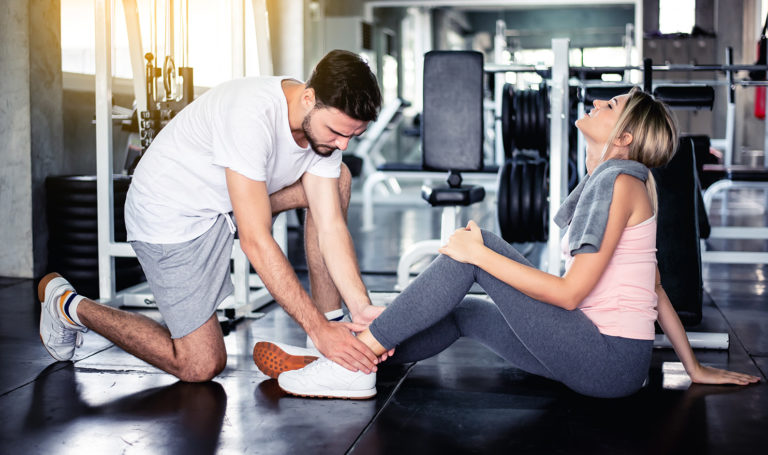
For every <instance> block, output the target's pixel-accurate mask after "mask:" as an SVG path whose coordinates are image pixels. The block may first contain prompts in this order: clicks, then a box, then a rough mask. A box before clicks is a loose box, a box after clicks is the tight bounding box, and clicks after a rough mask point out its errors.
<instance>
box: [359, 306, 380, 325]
mask: <svg viewBox="0 0 768 455" xmlns="http://www.w3.org/2000/svg"><path fill="white" fill-rule="evenodd" d="M385 308H386V307H383V306H374V305H366V306H364V307H363V308H362V309H361V310H360V311H358V312H352V311H351V310H350V316H352V322H354V323H356V324H360V325H364V326H366V327H368V326H369V325H371V322H373V320H374V319H376V318H377V317H379V315H380V314H381V313H382V311H384V309H385Z"/></svg>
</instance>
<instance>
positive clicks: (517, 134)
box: [512, 90, 523, 150]
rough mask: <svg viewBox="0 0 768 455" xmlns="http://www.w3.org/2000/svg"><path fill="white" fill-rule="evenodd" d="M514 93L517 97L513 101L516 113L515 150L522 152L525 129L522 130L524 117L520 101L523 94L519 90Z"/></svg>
mask: <svg viewBox="0 0 768 455" xmlns="http://www.w3.org/2000/svg"><path fill="white" fill-rule="evenodd" d="M514 93H515V96H514V98H513V100H512V106H513V108H514V111H515V122H514V125H515V128H514V129H515V134H514V135H513V137H514V141H515V148H516V149H518V150H520V149H521V146H520V144H521V142H522V140H523V128H522V121H523V115H522V111H521V109H520V107H521V103H520V101H521V98H522V96H521V92H520V91H519V90H516V91H515V92H514Z"/></svg>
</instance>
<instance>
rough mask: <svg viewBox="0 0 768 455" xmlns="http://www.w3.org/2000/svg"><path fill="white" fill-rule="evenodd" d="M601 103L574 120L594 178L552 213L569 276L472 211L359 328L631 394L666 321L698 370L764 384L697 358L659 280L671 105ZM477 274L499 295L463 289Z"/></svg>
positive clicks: (312, 380) (596, 390)
mask: <svg viewBox="0 0 768 455" xmlns="http://www.w3.org/2000/svg"><path fill="white" fill-rule="evenodd" d="M594 104H595V108H594V109H593V110H592V111H591V112H590V113H589V114H588V115H585V116H584V117H582V118H580V119H578V120H577V121H576V126H577V127H578V128H579V130H580V131H581V132H582V133H583V135H584V138H585V140H586V143H587V171H588V174H589V176H588V178H585V179H584V180H583V181H582V183H581V184H580V185H579V186H578V187H577V188H576V189H575V190H574V192H573V193H571V195H570V196H569V197H568V199H566V201H565V203H564V204H563V207H561V209H560V211H559V212H558V214H557V216H556V217H555V221H556V222H558V224H560V225H561V226H562V227H565V226H566V225H567V226H568V230H567V232H566V235H565V237H564V238H563V242H562V244H563V250H564V254H565V257H566V267H565V274H564V275H563V276H562V277H558V276H554V275H550V274H548V273H546V272H543V271H541V270H538V269H537V268H535V267H532V266H531V264H530V263H529V262H528V261H527V260H526V259H525V258H524V257H523V256H522V255H520V253H518V252H517V251H516V250H515V249H514V248H512V247H511V246H510V245H509V244H507V243H506V242H504V241H503V240H502V239H500V238H498V237H497V236H495V235H493V234H491V233H489V232H486V231H481V229H480V228H479V227H478V226H477V224H475V223H474V222H473V221H470V222H469V224H468V225H467V227H466V228H465V229H459V230H457V231H456V232H455V233H454V234H453V236H452V237H451V238H450V240H449V242H448V244H446V245H445V246H443V247H442V248H441V249H440V253H441V256H439V257H438V258H437V259H436V260H435V261H434V262H433V263H432V264H431V265H430V266H429V267H428V268H427V269H426V270H425V271H424V272H423V273H421V275H419V277H418V278H417V279H416V280H415V281H414V282H413V283H412V284H411V285H410V286H409V287H408V288H407V289H405V290H404V291H403V292H402V294H400V295H399V296H398V297H397V298H396V299H395V300H394V301H393V302H392V303H391V304H390V305H389V306H388V307H387V309H386V310H385V311H383V312H382V313H381V315H380V316H379V317H378V318H377V319H375V320H374V321H373V322H372V323H371V324H370V326H369V327H368V329H367V330H365V331H363V332H361V333H359V334H358V339H359V340H361V341H363V342H364V343H365V344H366V345H367V346H368V347H369V348H371V350H372V351H373V352H374V353H375V354H376V355H379V356H381V358H382V359H385V358H386V357H387V356H388V355H389V354H391V350H392V349H394V348H395V347H397V354H396V356H395V358H396V360H398V361H403V362H408V361H415V360H420V359H424V358H427V357H430V356H432V355H434V354H437V353H438V352H440V351H442V350H444V349H445V348H447V347H448V346H450V345H451V344H452V343H453V342H454V341H455V340H457V339H458V338H459V337H462V336H466V337H470V338H474V339H476V340H478V341H480V342H481V343H483V344H484V345H486V346H487V347H488V348H490V349H491V350H493V351H494V352H495V353H497V354H498V355H500V356H501V357H503V358H505V359H507V360H508V361H509V362H511V363H512V364H513V365H514V366H515V367H517V368H520V369H523V370H525V371H527V372H530V373H533V374H537V375H541V376H545V377H547V378H550V379H554V380H557V381H560V382H562V383H564V384H565V385H566V386H568V387H569V388H571V389H573V390H574V391H576V392H578V393H581V394H584V395H589V396H595V397H621V396H626V395H629V394H632V393H634V392H635V391H637V390H638V389H639V388H640V387H641V386H642V384H643V382H644V381H645V379H646V377H647V376H648V369H649V365H650V361H651V351H652V347H653V339H654V321H656V320H658V322H659V324H660V325H661V328H662V329H663V330H664V332H665V333H666V334H667V336H668V337H669V339H670V341H671V342H672V345H673V347H674V349H675V352H676V353H677V355H678V356H679V357H680V360H681V361H682V363H683V365H684V367H685V369H686V371H687V372H688V374H689V375H690V377H691V380H692V381H694V382H701V383H733V384H749V383H753V382H757V381H758V380H759V379H758V378H757V377H754V376H750V375H746V374H740V373H733V372H729V371H726V370H720V369H716V368H711V367H706V366H702V365H701V364H699V362H698V361H697V360H696V358H695V356H694V354H693V351H692V349H691V347H690V345H689V343H688V340H687V338H686V336H685V331H684V329H683V327H682V324H681V323H680V320H679V318H678V317H677V313H675V311H674V309H673V308H672V305H671V303H670V301H669V298H668V297H667V295H666V293H665V292H664V289H663V288H662V287H661V281H660V277H659V272H658V267H657V266H656V215H655V213H656V189H655V183H654V181H653V177H652V175H651V173H650V171H649V170H648V168H652V167H657V166H662V165H664V164H666V163H667V162H668V161H669V160H670V159H671V158H672V155H673V153H674V149H675V146H676V144H677V133H676V129H675V125H674V121H673V120H672V116H671V115H670V113H669V111H668V110H667V108H666V107H665V106H664V105H663V104H662V103H661V102H659V101H656V100H654V99H653V97H652V96H650V95H648V94H646V93H644V92H642V91H640V90H637V89H633V90H632V91H630V92H629V93H628V94H626V95H621V96H617V97H615V98H613V99H611V100H609V101H595V103H594ZM474 283H478V284H479V285H480V286H481V287H482V288H483V289H484V290H485V292H486V293H487V294H488V296H489V297H490V298H491V300H492V301H493V303H491V302H488V301H486V300H480V299H475V298H465V296H466V294H467V292H468V291H469V289H470V287H471V286H472V285H473V284H474ZM287 364H288V363H285V365H287ZM294 365H295V362H294ZM286 369H287V368H286ZM278 383H279V384H280V387H281V388H283V389H284V390H285V391H287V392H289V393H292V394H295V395H302V396H320V397H344V398H367V397H370V396H373V395H375V393H376V388H375V373H371V374H365V373H364V372H362V371H358V372H351V371H349V370H346V369H344V368H342V367H340V366H339V365H337V364H334V363H333V362H331V361H330V360H328V359H324V358H321V359H320V360H318V361H315V362H312V363H310V364H309V365H308V366H306V367H304V368H301V369H297V370H293V371H285V372H282V373H281V374H280V375H279V377H278Z"/></svg>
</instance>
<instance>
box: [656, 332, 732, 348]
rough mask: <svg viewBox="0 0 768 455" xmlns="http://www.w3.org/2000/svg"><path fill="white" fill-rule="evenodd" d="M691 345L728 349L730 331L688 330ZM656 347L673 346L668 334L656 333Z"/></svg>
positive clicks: (693, 346) (694, 346) (687, 334)
mask: <svg viewBox="0 0 768 455" xmlns="http://www.w3.org/2000/svg"><path fill="white" fill-rule="evenodd" d="M685 335H686V336H687V337H688V342H689V343H690V344H691V347H692V348H694V349H696V348H702V349H728V343H729V340H728V333H707V332H686V334H685ZM653 347H654V348H671V347H672V343H671V342H670V341H669V338H667V336H666V335H663V334H659V335H656V337H655V339H654V342H653Z"/></svg>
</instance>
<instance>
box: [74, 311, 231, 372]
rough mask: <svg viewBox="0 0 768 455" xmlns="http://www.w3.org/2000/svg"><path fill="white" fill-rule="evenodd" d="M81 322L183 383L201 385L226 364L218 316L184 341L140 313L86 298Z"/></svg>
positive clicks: (185, 337)
mask: <svg viewBox="0 0 768 455" xmlns="http://www.w3.org/2000/svg"><path fill="white" fill-rule="evenodd" d="M77 315H78V317H79V318H80V321H81V322H82V323H83V325H85V326H86V327H88V328H89V329H91V330H93V331H94V332H96V333H98V334H100V335H101V336H103V337H104V338H106V339H108V340H109V341H111V342H113V343H115V344H116V345H117V346H119V347H121V348H122V349H123V350H125V351H126V352H128V353H130V354H132V355H134V356H136V357H138V358H140V359H142V360H144V361H145V362H147V363H150V364H152V365H154V366H156V367H157V368H160V369H161V370H163V371H166V372H168V373H170V374H172V375H174V376H176V377H177V378H179V379H181V380H182V381H187V382H202V381H208V380H210V379H212V378H213V377H214V376H216V375H217V374H219V373H220V372H221V371H222V370H223V369H224V367H225V366H226V363H227V352H226V349H225V347H224V337H223V335H222V333H221V326H220V325H219V321H218V319H217V317H216V314H214V315H213V316H211V317H210V319H208V321H206V322H205V324H203V325H202V326H200V327H199V328H197V329H196V330H195V331H194V332H192V333H190V334H189V335H186V336H184V337H182V338H176V339H174V338H171V333H170V332H169V331H168V329H167V328H165V327H163V326H162V325H160V324H158V323H157V322H155V321H153V320H152V319H150V318H148V317H146V316H144V315H142V314H138V313H130V312H128V311H122V310H118V309H115V308H112V307H109V306H106V305H102V304H99V303H96V302H94V301H92V300H89V299H84V300H83V301H81V302H80V304H79V305H78V307H77Z"/></svg>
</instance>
